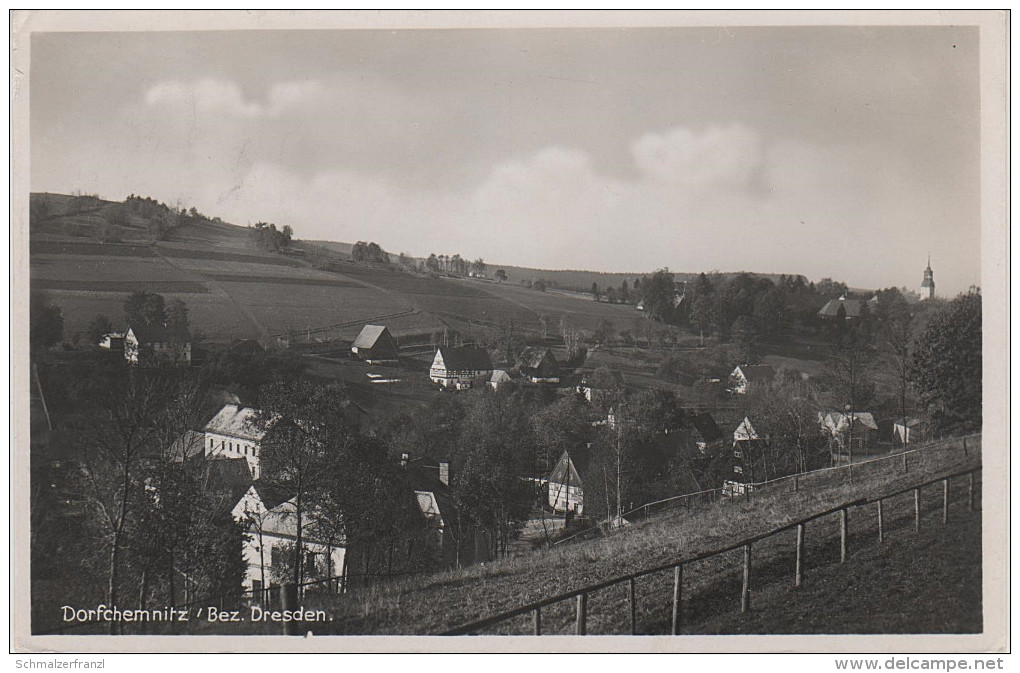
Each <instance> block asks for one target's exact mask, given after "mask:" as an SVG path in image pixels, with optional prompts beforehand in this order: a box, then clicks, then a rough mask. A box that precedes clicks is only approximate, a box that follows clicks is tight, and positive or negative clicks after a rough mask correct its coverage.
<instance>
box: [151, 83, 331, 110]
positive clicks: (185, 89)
mask: <svg viewBox="0 0 1020 673" xmlns="http://www.w3.org/2000/svg"><path fill="white" fill-rule="evenodd" d="M322 93H323V87H322V85H321V84H320V83H319V82H316V81H314V80H309V81H295V82H282V83H279V84H274V85H273V86H272V87H270V89H269V91H268V94H267V97H266V101H265V102H261V103H260V102H258V101H254V100H247V99H246V98H245V96H244V93H243V92H242V91H241V87H239V86H238V85H237V84H235V83H233V82H228V81H225V80H219V79H212V78H203V79H199V80H196V81H194V82H182V81H179V80H171V81H165V82H160V83H158V84H155V85H153V86H151V87H150V88H149V89H148V90H147V91H146V92H145V95H144V100H145V104H146V105H148V106H149V107H167V106H169V107H173V108H180V107H190V108H192V109H193V110H195V111H196V112H200V113H206V114H224V115H229V116H235V117H247V118H257V117H278V116H280V115H281V114H283V113H284V112H286V111H288V110H292V109H295V108H297V107H299V106H300V105H303V104H307V103H310V102H311V101H312V100H314V99H315V98H316V97H319V96H321V95H322Z"/></svg>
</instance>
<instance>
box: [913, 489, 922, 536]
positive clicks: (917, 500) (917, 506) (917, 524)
mask: <svg viewBox="0 0 1020 673" xmlns="http://www.w3.org/2000/svg"><path fill="white" fill-rule="evenodd" d="M920 530H921V489H919V488H915V489H914V532H915V533H917V532H919V531H920Z"/></svg>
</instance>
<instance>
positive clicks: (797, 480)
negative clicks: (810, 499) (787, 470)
mask: <svg viewBox="0 0 1020 673" xmlns="http://www.w3.org/2000/svg"><path fill="white" fill-rule="evenodd" d="M799 490H800V475H799V474H795V475H793V492H794V493H796V492H798V491H799Z"/></svg>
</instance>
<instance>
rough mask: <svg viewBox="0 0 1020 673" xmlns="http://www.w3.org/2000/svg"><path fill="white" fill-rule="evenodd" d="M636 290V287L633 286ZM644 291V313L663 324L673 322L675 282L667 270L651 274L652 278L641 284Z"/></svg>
mask: <svg viewBox="0 0 1020 673" xmlns="http://www.w3.org/2000/svg"><path fill="white" fill-rule="evenodd" d="M634 287H635V288H637V285H635V286H634ZM641 288H642V289H643V291H644V302H645V312H646V313H647V314H648V315H650V316H652V317H653V318H655V319H656V320H660V321H662V322H665V323H673V322H675V317H676V306H675V305H674V303H673V299H674V297H676V294H677V291H676V282H675V281H674V280H673V274H672V273H670V271H669V269H659V270H658V271H656V272H655V273H653V274H652V277H651V278H650V279H649V280H648V281H647V282H645V283H642V284H641Z"/></svg>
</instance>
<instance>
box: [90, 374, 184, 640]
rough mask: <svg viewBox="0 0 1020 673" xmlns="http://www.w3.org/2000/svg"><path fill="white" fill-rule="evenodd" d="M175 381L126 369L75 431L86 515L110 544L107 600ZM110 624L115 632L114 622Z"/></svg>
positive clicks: (141, 503)
mask: <svg viewBox="0 0 1020 673" xmlns="http://www.w3.org/2000/svg"><path fill="white" fill-rule="evenodd" d="M175 383H176V380H175V379H174V378H173V377H171V376H167V375H165V373H162V372H161V373H160V374H159V375H155V376H154V375H149V374H146V373H143V372H137V371H130V372H127V373H125V374H124V375H123V376H122V377H121V378H120V380H119V381H118V382H117V385H115V386H112V387H110V389H109V390H107V391H106V392H105V394H104V395H103V396H101V398H100V399H99V400H97V403H96V406H95V407H94V409H93V410H92V412H91V413H90V414H88V415H87V416H85V419H86V420H85V422H84V423H83V425H81V426H80V427H78V428H76V429H75V432H74V433H73V435H74V437H75V442H76V446H77V449H78V453H79V460H80V464H81V466H82V473H83V478H84V481H85V485H84V493H85V495H86V498H87V502H88V503H89V505H90V507H89V516H88V521H89V524H90V525H92V526H94V527H95V529H96V530H97V532H98V534H99V535H100V536H101V539H102V540H103V543H102V546H103V547H105V548H107V549H108V556H107V562H106V574H107V589H106V599H107V601H108V605H117V604H118V603H119V601H120V597H121V593H120V591H121V588H122V575H123V572H124V571H125V570H126V561H127V560H128V559H125V558H124V555H125V553H127V551H128V550H130V545H129V541H130V540H131V539H132V538H133V537H134V536H135V535H136V534H137V532H138V530H139V525H140V517H141V512H142V511H144V509H145V506H146V502H147V501H148V498H149V496H148V495H147V492H146V490H145V489H146V480H145V474H144V472H143V453H144V452H145V451H146V449H151V448H152V447H153V446H154V445H155V446H156V447H157V448H158V447H159V444H158V440H159V432H158V429H159V427H160V424H161V423H163V422H165V421H166V420H167V419H168V418H170V417H169V416H168V415H166V414H165V413H164V412H165V410H166V408H167V405H168V404H170V403H171V402H172V400H173V399H174V397H175V395H176V393H177V392H178V391H177V389H176V387H175ZM150 486H151V484H150ZM111 628H113V629H114V632H116V623H113V624H112V625H111Z"/></svg>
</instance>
